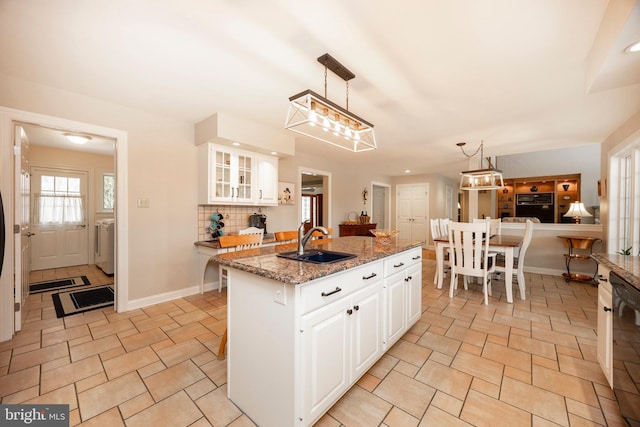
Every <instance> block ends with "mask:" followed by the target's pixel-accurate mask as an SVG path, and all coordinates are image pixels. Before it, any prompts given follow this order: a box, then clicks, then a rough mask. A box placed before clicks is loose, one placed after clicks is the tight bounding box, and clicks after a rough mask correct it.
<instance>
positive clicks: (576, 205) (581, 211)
mask: <svg viewBox="0 0 640 427" xmlns="http://www.w3.org/2000/svg"><path fill="white" fill-rule="evenodd" d="M564 216H565V217H573V218H575V219H576V222H577V223H580V218H581V217H583V216H584V217H590V216H593V215H591V214H590V213H589V211H587V209H586V208H585V207H584V203H582V202H573V203H571V206H570V207H569V210H568V211H567V213H566V214H564Z"/></svg>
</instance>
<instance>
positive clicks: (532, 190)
mask: <svg viewBox="0 0 640 427" xmlns="http://www.w3.org/2000/svg"><path fill="white" fill-rule="evenodd" d="M529 190H531V192H532V193H535V192H536V191H538V187H536V186H535V185H534V186H533V187H531V188H530V189H529Z"/></svg>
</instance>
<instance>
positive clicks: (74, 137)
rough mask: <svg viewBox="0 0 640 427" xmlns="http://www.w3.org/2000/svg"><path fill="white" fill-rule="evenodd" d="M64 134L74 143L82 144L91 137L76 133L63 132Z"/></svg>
mask: <svg viewBox="0 0 640 427" xmlns="http://www.w3.org/2000/svg"><path fill="white" fill-rule="evenodd" d="M63 135H64V136H66V137H67V139H68V140H69V141H71V142H73V143H74V144H78V145H83V144H86V143H87V142H89V141H90V140H91V137H90V136H88V135H79V134H77V133H64V134H63Z"/></svg>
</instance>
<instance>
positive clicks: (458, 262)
mask: <svg viewBox="0 0 640 427" xmlns="http://www.w3.org/2000/svg"><path fill="white" fill-rule="evenodd" d="M490 230H491V228H490V223H489V222H488V221H484V222H476V223H473V222H471V223H469V222H450V223H449V246H450V247H449V250H450V251H451V252H450V257H449V263H450V265H451V285H450V288H449V297H450V298H453V294H454V291H455V290H456V288H457V286H458V275H460V274H461V275H464V280H463V281H464V288H465V289H468V285H467V284H468V280H467V279H468V277H478V278H480V279H481V280H482V292H483V294H484V303H485V305H488V304H489V295H491V273H493V272H494V271H495V256H496V254H495V253H493V254H491V253H489V235H490Z"/></svg>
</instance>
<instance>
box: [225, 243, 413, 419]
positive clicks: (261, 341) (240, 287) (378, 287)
mask: <svg viewBox="0 0 640 427" xmlns="http://www.w3.org/2000/svg"><path fill="white" fill-rule="evenodd" d="M422 243H423V242H419V241H408V240H397V239H394V240H392V241H391V243H388V244H381V243H380V242H379V241H378V240H377V239H375V238H371V237H360V236H352V237H341V238H338V239H328V240H318V241H314V242H312V245H313V248H314V249H319V250H324V251H336V252H343V253H350V254H354V255H356V257H355V258H352V259H348V260H345V261H342V262H337V263H331V264H313V263H308V262H301V261H294V260H289V259H285V258H281V257H278V256H277V254H278V253H280V252H287V251H292V250H295V245H292V244H288V245H277V246H271V247H263V248H259V249H251V250H247V251H241V252H231V253H225V254H219V255H216V256H215V257H214V258H213V260H214V261H215V262H218V263H220V264H222V265H225V266H226V267H227V268H228V270H229V274H228V319H227V327H228V336H229V341H228V352H227V355H228V356H227V360H228V365H227V372H228V397H229V399H230V400H231V401H233V402H234V403H235V404H236V405H237V406H238V407H239V408H241V409H242V411H243V412H245V413H246V414H247V416H249V417H250V418H251V419H252V420H253V422H254V423H256V424H257V425H260V426H265V427H269V426H278V427H279V426H308V425H312V424H313V423H314V422H316V421H317V420H318V419H319V418H320V417H321V416H322V415H323V414H324V413H325V412H326V411H327V410H328V409H329V408H330V407H331V406H332V405H333V404H334V403H335V402H336V401H337V400H338V399H339V398H340V397H341V396H342V395H343V394H344V393H345V392H346V391H347V390H348V389H349V388H350V387H351V386H352V385H353V384H354V383H355V382H356V381H357V380H358V379H359V378H360V377H361V376H362V375H363V374H364V373H365V372H366V371H367V370H368V369H369V368H370V367H371V366H372V365H373V364H374V363H375V362H376V361H377V360H378V359H379V358H380V357H381V356H382V355H383V354H384V352H385V351H386V350H388V349H389V348H390V347H391V346H392V345H393V344H394V343H395V342H396V341H397V340H398V339H399V338H400V337H401V336H402V335H403V334H404V333H405V332H406V331H407V330H408V329H409V328H410V327H411V326H412V325H413V324H415V323H416V322H417V320H418V319H419V318H420V315H421V313H422V309H421V299H422V293H421V287H422V262H421V261H422V249H421V244H422Z"/></svg>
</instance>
